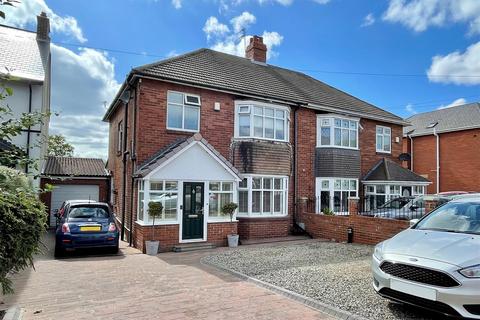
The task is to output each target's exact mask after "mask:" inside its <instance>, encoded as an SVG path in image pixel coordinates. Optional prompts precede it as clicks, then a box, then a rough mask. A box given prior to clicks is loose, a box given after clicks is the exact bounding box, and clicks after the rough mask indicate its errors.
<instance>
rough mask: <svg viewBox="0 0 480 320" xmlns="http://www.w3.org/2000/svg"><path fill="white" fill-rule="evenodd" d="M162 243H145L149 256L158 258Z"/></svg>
mask: <svg viewBox="0 0 480 320" xmlns="http://www.w3.org/2000/svg"><path fill="white" fill-rule="evenodd" d="M159 244H160V241H145V251H146V253H147V254H148V255H149V256H156V255H157V254H158V246H159Z"/></svg>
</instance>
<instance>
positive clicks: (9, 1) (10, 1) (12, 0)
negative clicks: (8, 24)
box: [0, 0, 20, 19]
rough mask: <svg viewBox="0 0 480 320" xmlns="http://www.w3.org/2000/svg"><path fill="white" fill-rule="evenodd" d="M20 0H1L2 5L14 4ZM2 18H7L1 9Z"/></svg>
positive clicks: (0, 4) (0, 16) (0, 15)
mask: <svg viewBox="0 0 480 320" xmlns="http://www.w3.org/2000/svg"><path fill="white" fill-rule="evenodd" d="M19 2H20V1H18V0H0V6H13V4H14V3H19ZM0 18H3V19H5V12H3V10H0Z"/></svg>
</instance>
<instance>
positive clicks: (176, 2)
mask: <svg viewBox="0 0 480 320" xmlns="http://www.w3.org/2000/svg"><path fill="white" fill-rule="evenodd" d="M172 6H173V7H174V8H175V9H181V8H182V0H172Z"/></svg>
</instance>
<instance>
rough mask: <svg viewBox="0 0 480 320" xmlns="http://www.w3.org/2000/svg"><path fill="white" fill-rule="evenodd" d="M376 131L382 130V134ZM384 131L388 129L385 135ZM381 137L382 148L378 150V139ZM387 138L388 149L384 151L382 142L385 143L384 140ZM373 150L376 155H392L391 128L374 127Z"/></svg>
mask: <svg viewBox="0 0 480 320" xmlns="http://www.w3.org/2000/svg"><path fill="white" fill-rule="evenodd" d="M378 129H382V133H378ZM385 129H388V130H389V131H390V133H389V134H388V133H385ZM379 136H381V137H382V147H381V148H380V149H379V148H378V137H379ZM387 137H388V140H389V141H390V144H389V146H390V149H389V150H384V148H385V145H384V142H385V138H387ZM375 150H376V151H377V152H378V153H392V128H390V127H385V126H376V128H375Z"/></svg>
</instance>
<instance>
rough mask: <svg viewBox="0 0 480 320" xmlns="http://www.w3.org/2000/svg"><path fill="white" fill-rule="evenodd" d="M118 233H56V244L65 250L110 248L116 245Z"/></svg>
mask: <svg viewBox="0 0 480 320" xmlns="http://www.w3.org/2000/svg"><path fill="white" fill-rule="evenodd" d="M118 241H119V237H118V233H117V232H115V233H101V234H94V233H84V234H57V236H56V246H58V247H59V248H62V249H66V250H73V249H79V248H102V247H107V248H112V247H117V246H118Z"/></svg>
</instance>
